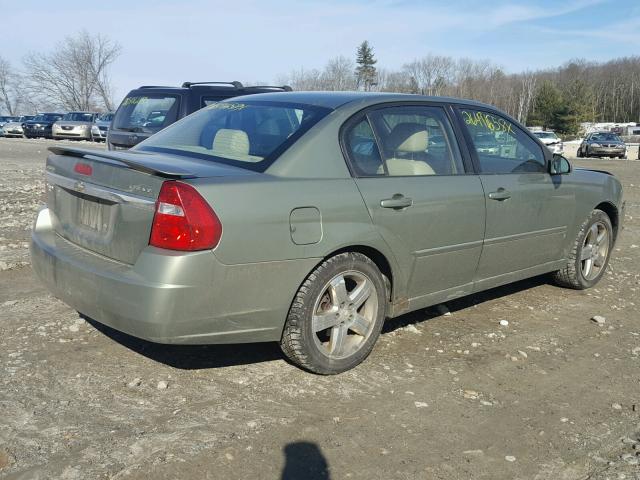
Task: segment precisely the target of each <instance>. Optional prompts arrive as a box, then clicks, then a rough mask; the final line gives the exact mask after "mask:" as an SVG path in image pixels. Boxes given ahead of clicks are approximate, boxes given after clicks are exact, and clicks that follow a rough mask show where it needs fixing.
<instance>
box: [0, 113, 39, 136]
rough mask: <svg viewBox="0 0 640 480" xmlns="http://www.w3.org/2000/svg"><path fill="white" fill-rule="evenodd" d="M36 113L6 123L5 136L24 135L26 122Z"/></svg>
mask: <svg viewBox="0 0 640 480" xmlns="http://www.w3.org/2000/svg"><path fill="white" fill-rule="evenodd" d="M33 117H34V115H23V116H21V117H17V118H16V119H15V120H13V121H12V122H8V123H5V124H4V126H3V127H2V131H3V134H4V136H5V137H22V136H23V135H24V124H25V122H27V121H28V120H31V119H32V118H33Z"/></svg>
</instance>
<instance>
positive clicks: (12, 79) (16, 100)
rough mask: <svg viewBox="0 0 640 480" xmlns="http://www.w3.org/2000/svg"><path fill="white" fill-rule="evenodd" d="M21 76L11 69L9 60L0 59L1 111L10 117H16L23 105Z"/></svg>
mask: <svg viewBox="0 0 640 480" xmlns="http://www.w3.org/2000/svg"><path fill="white" fill-rule="evenodd" d="M19 82H20V80H19V76H18V74H17V73H15V72H14V71H13V69H12V68H11V64H10V63H9V61H8V60H5V59H4V58H2V57H0V111H1V110H2V107H4V109H5V110H6V111H7V113H9V115H16V114H17V113H18V112H19V110H20V105H21V104H22V95H21V94H20V89H19V88H18V86H19Z"/></svg>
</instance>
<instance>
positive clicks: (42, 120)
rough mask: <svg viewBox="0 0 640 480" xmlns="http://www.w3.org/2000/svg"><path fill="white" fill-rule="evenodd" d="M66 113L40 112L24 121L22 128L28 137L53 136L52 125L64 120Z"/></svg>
mask: <svg viewBox="0 0 640 480" xmlns="http://www.w3.org/2000/svg"><path fill="white" fill-rule="evenodd" d="M63 116H64V113H39V114H38V115H36V116H35V117H33V118H32V119H31V120H28V121H26V122H24V125H23V126H22V129H23V130H24V136H25V137H27V138H38V137H44V138H51V127H52V126H53V124H54V123H55V122H57V121H58V120H62V117H63Z"/></svg>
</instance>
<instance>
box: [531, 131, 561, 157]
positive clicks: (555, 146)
mask: <svg viewBox="0 0 640 480" xmlns="http://www.w3.org/2000/svg"><path fill="white" fill-rule="evenodd" d="M533 134H534V135H535V136H536V137H538V138H539V139H540V141H541V142H542V143H544V144H545V146H546V147H547V148H548V149H549V150H551V153H558V154H560V155H562V154H563V153H564V144H563V143H562V139H561V138H560V137H558V135H556V132H552V131H550V130H549V131H546V130H538V131H535V132H533Z"/></svg>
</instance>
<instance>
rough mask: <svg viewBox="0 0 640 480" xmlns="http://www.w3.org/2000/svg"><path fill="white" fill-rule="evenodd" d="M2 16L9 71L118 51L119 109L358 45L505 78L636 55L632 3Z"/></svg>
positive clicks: (441, 0)
mask: <svg viewBox="0 0 640 480" xmlns="http://www.w3.org/2000/svg"><path fill="white" fill-rule="evenodd" d="M54 5H55V8H54ZM0 12H2V13H1V14H0V17H1V18H2V22H0V37H1V39H2V41H1V42H0V45H2V46H1V47H0V55H2V56H3V57H5V58H7V59H8V60H10V61H11V62H12V63H13V64H14V66H15V67H19V66H20V63H21V58H22V57H23V55H24V54H25V53H27V52H29V51H32V50H42V49H44V50H49V49H52V48H54V46H55V44H56V42H60V41H63V40H64V37H65V36H66V35H69V34H72V33H74V32H76V31H78V30H81V29H87V30H89V31H92V32H99V33H101V34H104V35H107V36H108V37H110V38H112V39H114V40H117V41H118V42H119V43H120V44H121V45H122V47H123V50H122V55H121V57H120V58H119V59H118V60H117V62H116V63H115V64H114V66H113V69H112V77H113V80H114V83H115V87H116V96H117V97H118V99H119V98H120V97H121V96H123V95H124V94H126V92H127V91H128V90H130V89H132V88H135V87H137V86H139V85H142V84H158V85H179V84H180V83H182V82H183V81H185V80H191V81H202V80H224V81H226V80H236V79H237V80H241V81H249V82H254V81H263V82H267V81H274V80H275V79H277V78H278V76H279V75H281V74H286V73H288V72H290V71H291V70H292V69H296V68H299V67H304V68H308V69H310V68H322V66H323V65H324V64H325V63H326V61H327V60H328V59H330V58H332V57H335V56H337V55H345V56H349V57H353V56H354V52H355V49H356V47H357V45H358V44H359V43H360V42H362V40H365V39H367V40H369V42H370V43H371V44H372V45H373V47H374V52H375V54H376V57H377V59H378V65H379V66H381V67H385V68H399V67H401V66H402V64H403V63H406V62H408V61H411V60H413V59H415V58H419V57H421V56H423V55H425V54H427V53H434V54H438V55H449V56H453V57H470V58H475V59H489V60H491V61H493V62H494V63H497V64H499V65H500V66H502V67H503V68H505V70H507V71H508V72H516V71H521V70H525V69H537V68H543V67H551V66H557V65H560V64H562V63H564V62H566V61H567V60H569V59H571V58H586V59H589V60H607V59H611V58H615V57H621V56H627V55H634V54H636V55H637V54H640V0H568V1H562V0H485V1H479V0H436V1H431V0H423V1H420V0H395V1H394V0H379V1H376V0H326V1H319V0H282V1H278V0H271V1H265V0H242V1H234V0H227V1H224V2H222V1H205V0H202V1H198V0H194V1H189V0H185V1H181V2H177V1H175V2H172V1H168V0H130V1H122V0H109V1H99V2H98V1H95V2H75V1H70V2H51V1H46V2H36V1H33V2H28V1H22V2H16V1H15V0H13V1H8V0H0Z"/></svg>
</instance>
